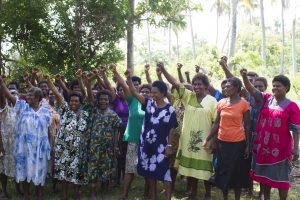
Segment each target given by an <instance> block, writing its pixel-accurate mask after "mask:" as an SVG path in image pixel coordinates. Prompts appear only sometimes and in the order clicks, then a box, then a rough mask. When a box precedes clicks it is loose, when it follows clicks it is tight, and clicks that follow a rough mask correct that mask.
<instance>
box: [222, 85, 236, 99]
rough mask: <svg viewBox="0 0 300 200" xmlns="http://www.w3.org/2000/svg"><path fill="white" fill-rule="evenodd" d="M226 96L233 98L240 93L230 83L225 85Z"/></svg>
mask: <svg viewBox="0 0 300 200" xmlns="http://www.w3.org/2000/svg"><path fill="white" fill-rule="evenodd" d="M224 92H225V95H226V97H232V96H234V95H236V94H237V93H238V89H237V88H236V87H234V86H233V85H232V84H231V83H230V82H227V83H226V84H225V90H224Z"/></svg>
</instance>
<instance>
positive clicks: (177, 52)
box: [175, 30, 180, 62]
mask: <svg viewBox="0 0 300 200" xmlns="http://www.w3.org/2000/svg"><path fill="white" fill-rule="evenodd" d="M175 36H176V55H177V62H179V58H180V54H179V39H178V30H175Z"/></svg>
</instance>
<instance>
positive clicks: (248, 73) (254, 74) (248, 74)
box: [247, 71, 258, 77]
mask: <svg viewBox="0 0 300 200" xmlns="http://www.w3.org/2000/svg"><path fill="white" fill-rule="evenodd" d="M247 76H253V77H258V74H257V73H256V72H252V71H249V72H247Z"/></svg>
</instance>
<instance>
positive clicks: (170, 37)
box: [168, 22, 172, 62]
mask: <svg viewBox="0 0 300 200" xmlns="http://www.w3.org/2000/svg"><path fill="white" fill-rule="evenodd" d="M168 29H169V30H168V31H169V62H171V59H172V22H169V27H168Z"/></svg>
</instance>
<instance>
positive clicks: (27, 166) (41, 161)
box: [14, 100, 51, 185]
mask: <svg viewBox="0 0 300 200" xmlns="http://www.w3.org/2000/svg"><path fill="white" fill-rule="evenodd" d="M15 109H16V112H17V114H18V116H19V121H18V123H17V124H18V126H17V132H16V142H15V152H14V153H15V158H16V181H17V182H20V181H25V180H27V182H31V181H32V182H33V183H34V184H35V185H44V183H45V179H46V174H47V167H48V160H49V159H50V144H49V139H48V128H49V127H50V125H51V112H50V110H49V109H48V108H46V107H43V106H41V107H40V108H39V110H37V111H34V110H33V109H32V108H31V107H30V106H29V104H27V103H26V102H25V101H24V100H17V102H16V106H15Z"/></svg>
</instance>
